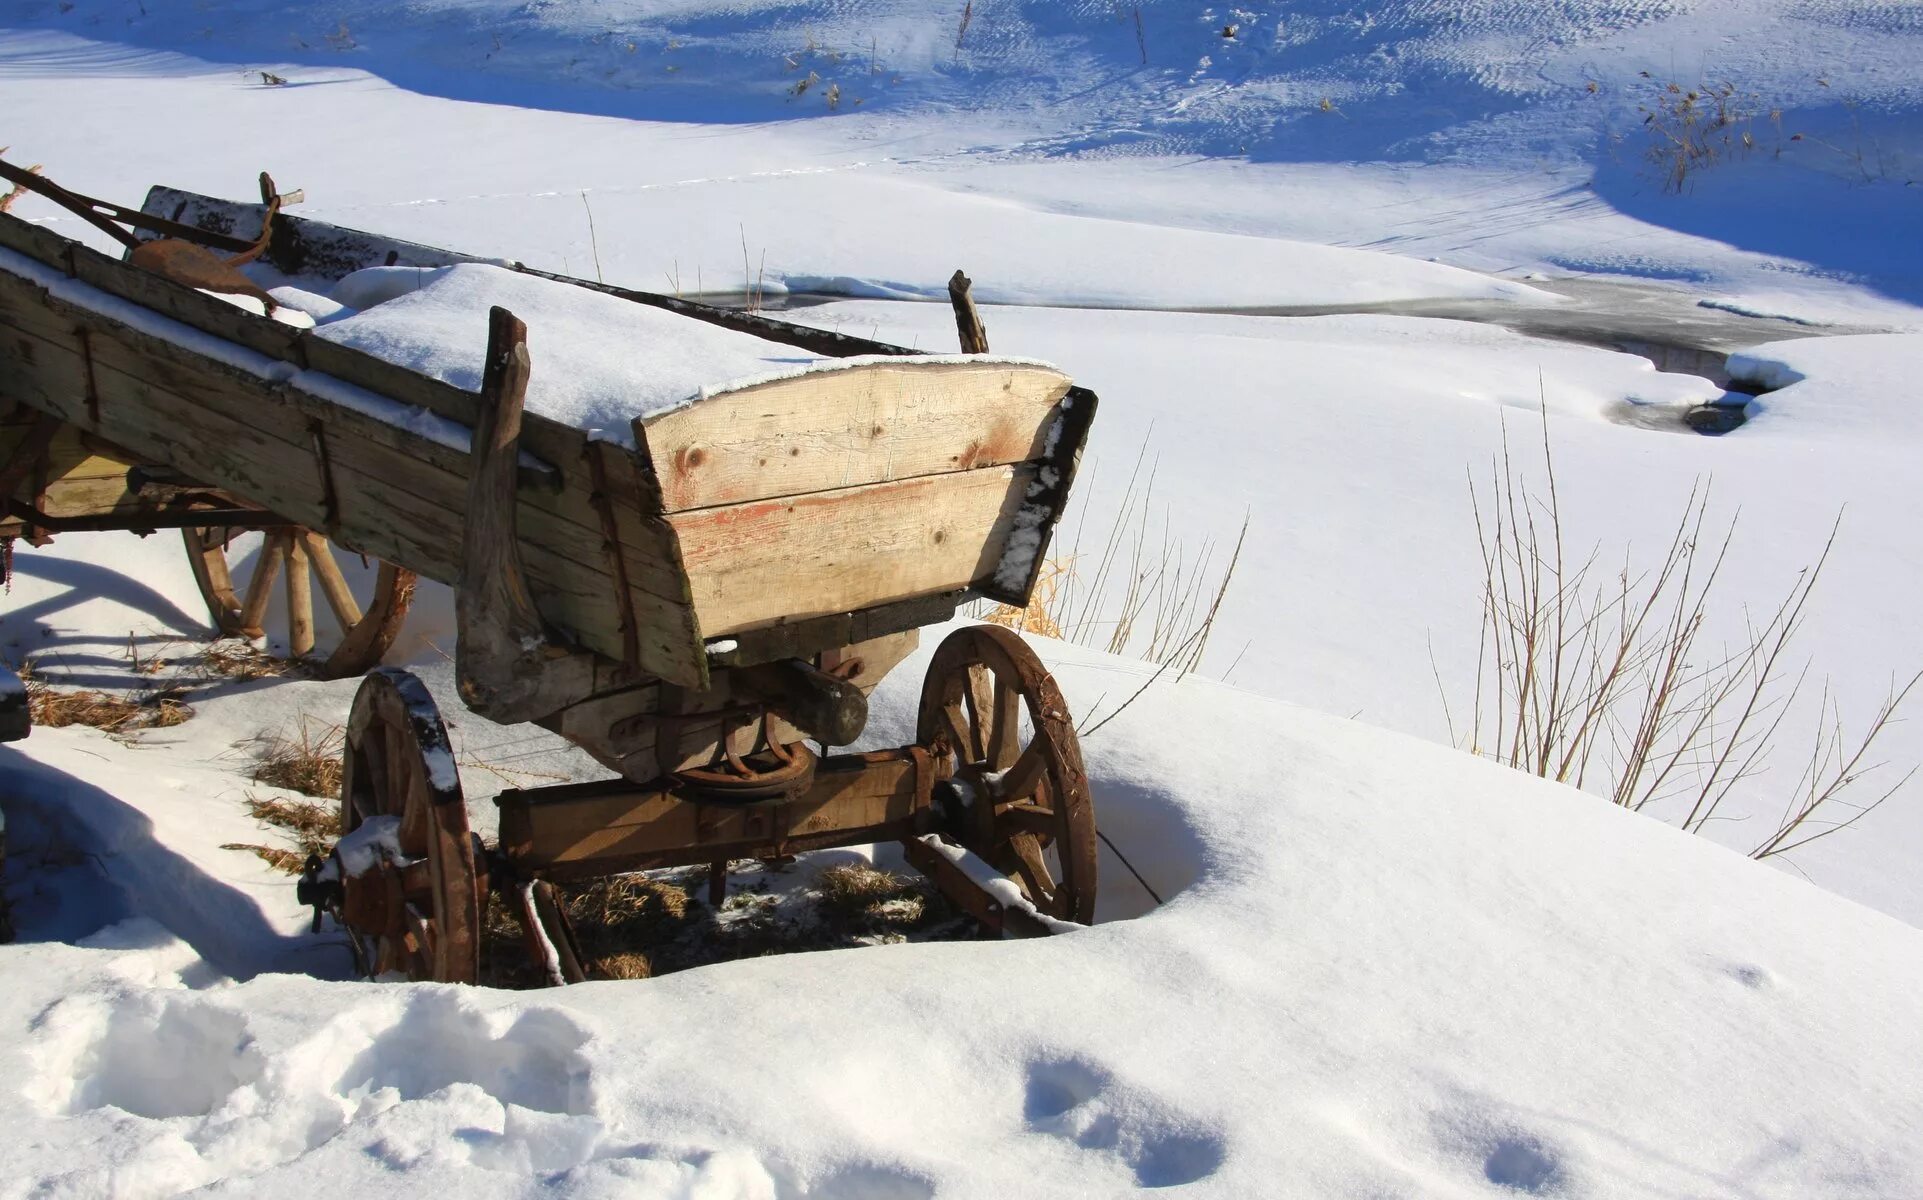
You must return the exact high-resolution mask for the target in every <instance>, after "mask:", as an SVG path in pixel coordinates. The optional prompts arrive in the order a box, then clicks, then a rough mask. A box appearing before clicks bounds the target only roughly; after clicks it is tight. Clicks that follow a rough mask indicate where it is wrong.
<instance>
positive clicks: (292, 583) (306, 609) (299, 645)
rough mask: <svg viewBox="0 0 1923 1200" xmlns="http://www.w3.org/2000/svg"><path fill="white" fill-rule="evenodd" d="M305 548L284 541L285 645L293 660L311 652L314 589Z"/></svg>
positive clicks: (299, 543) (293, 540) (298, 541)
mask: <svg viewBox="0 0 1923 1200" xmlns="http://www.w3.org/2000/svg"><path fill="white" fill-rule="evenodd" d="M311 561H312V560H311V559H309V558H308V556H307V545H306V543H305V542H304V541H302V540H301V539H299V538H295V537H290V538H288V540H287V643H288V648H289V649H290V650H291V651H292V652H293V655H294V657H295V658H305V657H307V656H308V655H309V654H312V653H313V652H314V587H313V575H312V572H311V571H309V569H308V565H309V563H310V562H311Z"/></svg>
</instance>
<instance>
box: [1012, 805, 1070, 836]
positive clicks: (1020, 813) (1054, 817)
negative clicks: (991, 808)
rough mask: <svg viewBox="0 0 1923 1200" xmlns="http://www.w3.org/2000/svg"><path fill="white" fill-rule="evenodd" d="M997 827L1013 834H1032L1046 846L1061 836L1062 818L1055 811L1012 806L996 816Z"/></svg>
mask: <svg viewBox="0 0 1923 1200" xmlns="http://www.w3.org/2000/svg"><path fill="white" fill-rule="evenodd" d="M995 826H996V828H998V829H1005V830H1008V831H1010V832H1012V833H1027V834H1032V835H1034V836H1035V837H1036V838H1037V839H1041V840H1042V844H1043V845H1044V846H1046V845H1047V844H1048V842H1049V841H1053V840H1054V839H1055V838H1057V837H1059V836H1060V835H1061V832H1062V818H1061V816H1060V814H1058V813H1056V812H1055V811H1054V810H1053V809H1047V808H1033V807H1031V806H1029V805H1026V804H1012V805H1010V806H1009V807H1007V808H1005V809H1003V810H1002V811H1001V812H999V813H996V814H995Z"/></svg>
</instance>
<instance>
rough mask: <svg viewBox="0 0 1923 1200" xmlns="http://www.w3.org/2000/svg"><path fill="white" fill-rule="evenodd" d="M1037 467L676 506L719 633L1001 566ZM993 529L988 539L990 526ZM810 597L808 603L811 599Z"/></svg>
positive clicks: (925, 589) (702, 601) (699, 590)
mask: <svg viewBox="0 0 1923 1200" xmlns="http://www.w3.org/2000/svg"><path fill="white" fill-rule="evenodd" d="M1035 473H1036V468H1035V467H1034V466H1033V465H1030V464H1021V465H1019V466H999V467H985V468H982V469H980V470H976V471H960V472H956V473H953V474H948V475H924V476H921V477H919V478H916V479H904V480H900V481H897V482H893V483H872V484H866V485H863V486H861V487H853V488H841V489H838V490H836V491H831V492H817V493H815V494H813V495H809V496H794V497H790V498H788V499H785V500H754V501H750V502H748V503H746V504H732V505H727V506H725V507H721V508H704V509H698V510H696V511H694V512H686V513H672V514H670V515H669V516H668V518H667V520H668V523H669V524H671V525H673V526H674V528H675V532H676V533H677V534H678V535H679V537H680V542H681V554H682V560H683V561H684V562H685V563H686V564H687V568H688V576H689V579H690V581H691V583H692V586H693V590H694V604H695V611H696V612H697V613H698V614H700V618H701V626H702V629H703V630H704V632H705V633H706V634H707V635H708V636H709V637H714V636H718V635H720V634H726V633H733V632H735V631H737V630H745V629H752V628H754V627H756V626H758V625H765V624H769V623H772V622H775V621H778V620H781V619H783V618H792V619H797V620H801V619H806V618H810V617H817V616H827V615H830V614H834V613H840V612H848V611H852V610H855V609H861V608H866V607H868V606H870V605H873V604H875V603H877V602H878V600H879V599H885V598H889V597H897V596H917V595H927V594H933V593H938V592H946V591H951V590H954V589H957V588H964V587H967V586H968V585H969V583H970V582H972V581H974V580H978V579H982V578H984V577H985V576H989V575H992V574H994V571H995V567H996V564H997V562H998V560H999V558H1000V555H1001V550H1002V547H1003V545H1004V544H1005V543H1006V542H1007V539H1008V532H1009V530H1010V528H1011V527H1012V526H1013V523H1014V518H1015V513H1016V510H1017V509H1018V508H1019V507H1020V506H1021V503H1022V497H1023V495H1024V493H1025V491H1026V489H1027V484H1028V482H1029V481H1030V480H1032V479H1034V477H1035ZM983 529H989V530H992V532H991V534H990V536H989V537H988V539H987V542H986V544H985V545H984V543H983V542H982V540H981V538H980V536H979V531H980V530H983ZM803 598H805V607H801V602H802V600H803Z"/></svg>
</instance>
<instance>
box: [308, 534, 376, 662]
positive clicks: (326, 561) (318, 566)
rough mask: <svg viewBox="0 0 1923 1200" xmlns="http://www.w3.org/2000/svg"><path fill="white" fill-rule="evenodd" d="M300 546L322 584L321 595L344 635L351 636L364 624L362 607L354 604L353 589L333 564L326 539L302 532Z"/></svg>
mask: <svg viewBox="0 0 1923 1200" xmlns="http://www.w3.org/2000/svg"><path fill="white" fill-rule="evenodd" d="M300 544H301V546H302V547H303V548H304V549H305V550H306V551H307V561H308V562H310V563H312V564H313V567H314V578H316V579H318V580H319V581H320V586H321V595H322V596H324V597H325V598H326V600H327V607H328V608H330V609H332V610H333V613H334V620H335V622H336V623H337V624H339V625H340V627H341V634H342V636H346V635H347V634H349V633H352V632H353V631H354V626H356V625H358V624H360V623H361V606H360V605H359V604H358V603H356V602H355V600H354V592H353V590H352V589H351V588H349V587H348V586H347V580H346V578H345V577H343V576H342V575H341V568H340V564H339V563H338V562H335V561H334V551H333V549H332V548H331V547H329V546H328V544H327V539H326V538H324V537H322V536H321V535H320V534H318V533H315V532H314V531H313V530H311V529H309V530H303V531H302V532H301V535H300Z"/></svg>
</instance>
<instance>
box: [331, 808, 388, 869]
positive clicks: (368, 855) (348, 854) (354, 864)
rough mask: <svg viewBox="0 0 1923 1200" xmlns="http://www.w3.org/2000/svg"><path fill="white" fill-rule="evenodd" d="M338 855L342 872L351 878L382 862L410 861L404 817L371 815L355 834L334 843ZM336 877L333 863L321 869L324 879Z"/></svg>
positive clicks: (335, 852)
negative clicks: (404, 841)
mask: <svg viewBox="0 0 1923 1200" xmlns="http://www.w3.org/2000/svg"><path fill="white" fill-rule="evenodd" d="M334 856H335V857H336V858H337V859H339V860H340V866H339V868H338V875H339V876H345V877H346V878H349V879H352V878H354V877H355V876H358V875H365V874H367V873H368V872H369V871H372V870H374V869H375V868H377V867H379V866H381V865H382V864H386V863H394V864H399V863H403V862H406V861H407V854H406V852H405V851H403V850H402V849H401V819H400V818H399V817H390V816H380V817H369V818H367V819H366V820H365V821H362V822H361V823H360V825H359V826H358V827H356V828H355V830H354V831H353V832H352V833H349V834H348V835H347V836H345V837H343V838H341V840H340V841H338V842H336V843H334ZM336 877H337V876H336V874H335V873H334V865H333V864H332V863H329V864H328V866H327V868H325V869H323V870H322V872H321V878H323V879H332V878H336Z"/></svg>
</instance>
